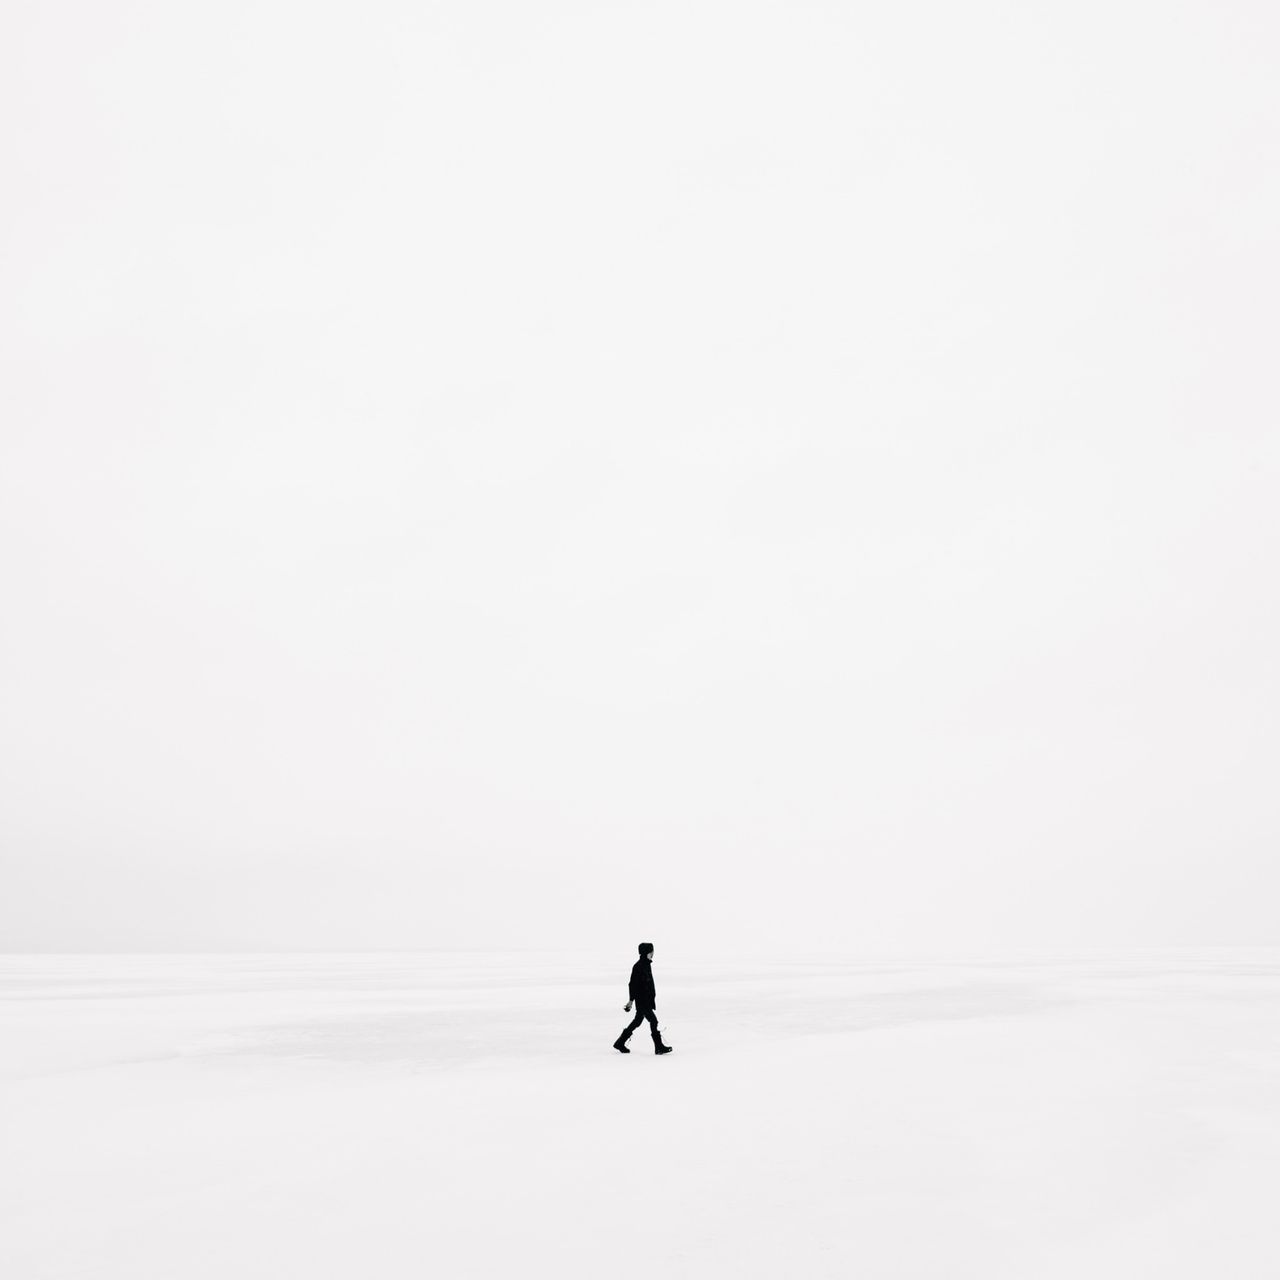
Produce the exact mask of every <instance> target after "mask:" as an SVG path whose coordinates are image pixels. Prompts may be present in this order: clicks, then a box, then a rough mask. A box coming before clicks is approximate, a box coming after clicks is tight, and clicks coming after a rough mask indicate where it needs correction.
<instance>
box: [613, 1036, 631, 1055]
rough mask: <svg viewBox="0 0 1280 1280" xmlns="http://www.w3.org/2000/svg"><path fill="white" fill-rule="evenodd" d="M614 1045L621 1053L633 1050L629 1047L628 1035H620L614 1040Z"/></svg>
mask: <svg viewBox="0 0 1280 1280" xmlns="http://www.w3.org/2000/svg"><path fill="white" fill-rule="evenodd" d="M613 1047H614V1048H615V1049H617V1051H618V1052H619V1053H630V1052H631V1050H630V1049H628V1048H627V1037H626V1036H619V1037H618V1038H617V1039H616V1040H615V1041H614V1042H613Z"/></svg>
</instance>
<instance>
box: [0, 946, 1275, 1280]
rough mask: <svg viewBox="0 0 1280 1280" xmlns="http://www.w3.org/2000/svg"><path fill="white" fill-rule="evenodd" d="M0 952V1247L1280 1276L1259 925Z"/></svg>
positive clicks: (19, 1251) (336, 1269)
mask: <svg viewBox="0 0 1280 1280" xmlns="http://www.w3.org/2000/svg"><path fill="white" fill-rule="evenodd" d="M628 967H629V959H628V958H627V956H626V955H625V954H623V955H620V956H617V957H604V956H599V955H591V956H571V955H564V954H556V955H551V954H547V953H537V954H532V953H524V954H514V953H505V954H498V953H470V954H462V953H452V954H400V955H344V956H332V955H330V956H319V955H272V956H132V957H119V956H117V957H102V956H97V957H89V956H35V955H31V956H21V955H19V956H6V957H3V958H0V984H2V985H0V992H2V996H3V1003H2V1004H0V1015H2V1020H0V1042H2V1044H3V1058H2V1061H3V1072H4V1077H5V1079H4V1088H3V1101H2V1102H0V1107H2V1111H0V1123H2V1125H3V1143H2V1144H0V1152H2V1153H3V1155H2V1164H0V1195H2V1197H3V1205H4V1211H3V1215H2V1217H3V1222H4V1226H3V1230H0V1274H3V1275H4V1276H7V1277H13V1278H14V1280H54V1278H57V1280H70V1278H71V1277H93V1278H94V1280H126V1278H127V1280H215V1278H216V1280H226V1278H227V1277H232V1276H234V1277H238V1278H240V1280H256V1278H258V1277H262V1278H264V1280H265V1278H266V1277H271V1278H272V1280H278V1278H279V1277H283V1276H287V1277H305V1278H306V1280H322V1278H326V1277H333V1278H335V1280H336V1278H338V1277H342V1278H344V1280H345V1278H347V1277H355V1276H377V1277H380V1278H383V1280H396V1278H398V1277H415V1278H417V1277H422V1276H440V1277H449V1278H454V1277H457V1278H463V1277H501V1276H508V1275H512V1274H516V1273H519V1274H523V1275H534V1276H542V1275H546V1276H556V1277H584V1278H585V1277H591V1278H593V1280H595V1278H597V1277H601V1276H606V1275H607V1276H610V1277H640V1276H644V1277H646V1278H648V1277H653V1276H663V1277H708V1276H726V1277H769V1278H770V1280H773V1278H776V1277H781V1276H799V1277H825V1276H831V1277H837V1276H839V1277H848V1276H861V1277H869V1278H870V1277H874V1278H876V1280H890V1278H893V1280H899V1278H907V1277H912V1278H916V1277H920V1278H924V1277H928V1278H930V1280H933V1278H936V1277H948V1278H949V1280H962V1278H965V1277H973V1278H974V1280H979V1278H981V1280H999V1278H1001V1277H1008V1278H1009V1280H1015V1278H1016V1280H1059V1278H1061V1280H1067V1278H1068V1277H1069V1278H1071V1280H1075V1278H1076V1277H1081V1276H1089V1277H1091V1278H1093V1280H1098V1278H1101V1277H1116V1278H1117V1280H1121V1278H1123V1280H1136V1278H1138V1277H1147V1276H1151V1277H1155V1276H1159V1277H1161V1280H1176V1278H1177V1277H1187V1278H1188V1280H1190V1278H1195V1280H1202V1278H1203V1277H1207V1276H1229V1277H1232V1278H1233V1280H1248V1278H1250V1277H1258V1278H1260V1280H1261V1278H1262V1277H1266V1278H1267V1280H1271V1278H1272V1277H1274V1276H1275V1275H1276V1274H1280V1225H1278V1223H1277V1218H1276V1215H1275V1213H1274V1192H1275V1188H1276V1186H1277V1185H1280V1019H1278V1018H1277V1012H1278V1011H1280V953H1277V952H1276V951H1274V950H1252V951H1248V952H1245V951H1239V950H1231V951H1222V950H1219V951H1199V952H1194V953H1192V952H1180V953H1168V952H1165V953H1160V954H1154V953H1151V954H1145V955H1141V956H1138V955H1128V956H1122V957H1117V956H1097V955H1095V956H1092V957H1090V958H1088V959H1079V958H1076V959H1071V960H1067V959H1061V958H1057V959H1047V958H1043V957H1041V958H1039V959H1036V960H1028V959H1027V958H1025V957H1021V958H1018V959H1015V960H1006V961H1004V962H995V961H987V962H982V963H964V964H960V963H952V964H942V963H937V962H931V963H918V964H908V963H903V962H896V963H892V964H889V963H885V964H869V963H865V962H864V963H857V964H854V963H837V962H834V961H831V960H825V961H812V962H803V963H802V962H790V963H784V962H766V961H759V962H757V961H755V960H753V959H752V958H750V957H746V958H743V957H726V958H725V959H724V960H723V962H719V963H703V964H698V965H693V964H682V963H681V962H680V961H679V960H678V959H676V958H674V957H673V956H672V955H671V954H670V952H665V953H664V952H661V951H660V952H659V954H658V957H657V960H656V963H655V975H656V978H657V982H658V993H659V1005H658V1010H659V1019H660V1022H662V1023H663V1024H664V1025H665V1026H666V1028H667V1035H668V1038H669V1040H670V1042H671V1043H672V1044H674V1045H675V1047H676V1052H675V1053H674V1054H673V1055H671V1056H670V1057H667V1058H655V1057H654V1056H653V1054H652V1053H651V1051H650V1046H649V1044H648V1041H647V1039H646V1038H645V1037H643V1036H637V1037H636V1038H635V1040H634V1041H633V1046H634V1051H633V1052H632V1054H631V1056H630V1057H622V1056H620V1055H618V1054H616V1053H614V1052H613V1051H612V1050H611V1049H610V1048H609V1045H610V1042H611V1041H612V1040H613V1038H614V1037H615V1036H616V1035H617V1033H618V1031H619V1030H620V1029H621V1027H622V1025H623V1023H624V1022H625V1021H626V1017H625V1015H624V1014H623V1012H622V1005H623V1003H624V1000H625V989H624V983H625V977H626V972H627V969H628Z"/></svg>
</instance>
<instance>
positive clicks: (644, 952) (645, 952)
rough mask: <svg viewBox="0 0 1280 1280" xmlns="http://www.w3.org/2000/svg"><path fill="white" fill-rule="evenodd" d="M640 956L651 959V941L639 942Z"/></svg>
mask: <svg viewBox="0 0 1280 1280" xmlns="http://www.w3.org/2000/svg"><path fill="white" fill-rule="evenodd" d="M640 958H641V959H642V960H652V959H653V943H652V942H642V943H641V944H640Z"/></svg>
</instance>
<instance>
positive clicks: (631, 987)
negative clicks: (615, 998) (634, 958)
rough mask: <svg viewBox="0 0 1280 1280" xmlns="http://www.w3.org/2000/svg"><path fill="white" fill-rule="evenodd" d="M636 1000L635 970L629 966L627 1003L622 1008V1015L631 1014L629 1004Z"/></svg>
mask: <svg viewBox="0 0 1280 1280" xmlns="http://www.w3.org/2000/svg"><path fill="white" fill-rule="evenodd" d="M635 998H636V968H635V965H632V966H631V978H630V980H629V981H628V982H627V1003H626V1004H624V1005H623V1006H622V1012H623V1013H630V1012H631V1002H632V1001H633V1000H634V999H635Z"/></svg>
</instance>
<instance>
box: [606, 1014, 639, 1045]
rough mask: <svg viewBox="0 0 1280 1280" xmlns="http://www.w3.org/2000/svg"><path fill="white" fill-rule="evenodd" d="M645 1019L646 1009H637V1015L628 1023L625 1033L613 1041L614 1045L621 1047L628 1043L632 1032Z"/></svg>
mask: <svg viewBox="0 0 1280 1280" xmlns="http://www.w3.org/2000/svg"><path fill="white" fill-rule="evenodd" d="M643 1021H644V1011H643V1010H641V1009H637V1010H636V1016H635V1017H634V1018H632V1019H631V1021H630V1022H629V1023H628V1024H627V1028H626V1030H625V1031H623V1033H622V1034H621V1035H620V1036H619V1037H618V1038H617V1039H616V1040H615V1041H614V1042H613V1047H614V1048H615V1049H621V1048H622V1047H623V1046H624V1045H625V1044H626V1043H627V1041H628V1040H630V1039H631V1033H632V1032H633V1031H634V1030H635V1029H636V1028H637V1027H638V1026H639V1025H640V1024H641V1023H642V1022H643Z"/></svg>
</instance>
